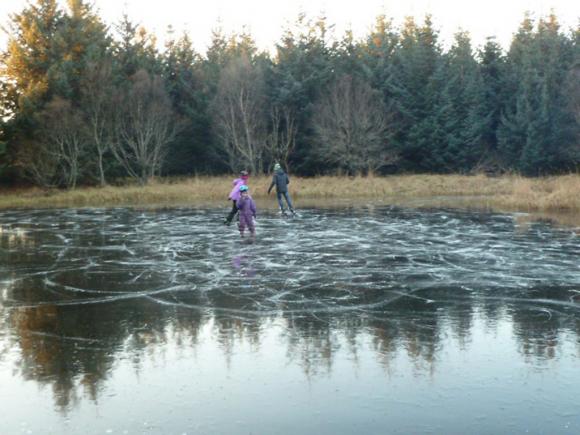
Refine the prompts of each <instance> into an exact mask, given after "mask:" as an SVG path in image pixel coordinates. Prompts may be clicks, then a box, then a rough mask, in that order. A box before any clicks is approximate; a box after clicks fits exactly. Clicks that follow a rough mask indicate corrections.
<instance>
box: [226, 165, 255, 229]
mask: <svg viewBox="0 0 580 435" xmlns="http://www.w3.org/2000/svg"><path fill="white" fill-rule="evenodd" d="M249 177H250V175H249V174H248V171H240V176H239V177H238V178H236V179H235V180H234V181H233V182H232V184H233V185H234V187H233V189H232V191H231V192H230V194H229V195H228V199H229V200H230V201H232V210H231V211H230V213H229V214H228V215H227V217H226V218H225V219H224V225H231V223H232V221H233V220H234V216H235V215H236V213H237V212H238V205H237V202H238V200H239V199H240V187H242V186H247V183H248V178H249Z"/></svg>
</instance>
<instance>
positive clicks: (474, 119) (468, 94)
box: [433, 32, 487, 172]
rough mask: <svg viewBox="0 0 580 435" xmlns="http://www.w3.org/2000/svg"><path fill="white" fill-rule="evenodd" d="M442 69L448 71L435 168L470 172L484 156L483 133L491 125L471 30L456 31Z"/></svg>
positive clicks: (439, 112)
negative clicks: (486, 112) (488, 121)
mask: <svg viewBox="0 0 580 435" xmlns="http://www.w3.org/2000/svg"><path fill="white" fill-rule="evenodd" d="M440 71H445V72H444V74H443V76H442V77H441V78H442V79H443V80H441V81H442V82H443V83H444V85H443V88H442V90H441V94H440V95H439V98H438V100H437V101H438V102H437V105H436V107H435V111H436V118H437V121H438V122H437V130H436V131H437V133H438V134H439V137H438V139H439V140H438V141H436V142H435V143H434V144H433V147H434V149H433V158H434V161H435V162H436V169H435V170H438V171H444V172H455V171H459V172H467V171H470V170H471V169H473V167H474V166H475V164H476V163H477V162H478V161H479V160H480V159H481V158H482V151H483V149H482V136H483V131H484V129H485V127H486V126H487V125H486V124H487V117H486V114H485V113H483V112H482V109H483V106H482V100H483V92H484V89H483V82H482V78H481V74H480V71H479V65H478V64H477V61H476V60H475V59H474V57H473V53H472V50H471V42H470V38H469V35H468V34H467V33H465V32H460V33H457V34H456V35H455V43H454V45H453V46H452V47H451V49H450V50H449V52H448V53H447V54H446V55H445V63H444V64H443V63H442V65H441V70H440Z"/></svg>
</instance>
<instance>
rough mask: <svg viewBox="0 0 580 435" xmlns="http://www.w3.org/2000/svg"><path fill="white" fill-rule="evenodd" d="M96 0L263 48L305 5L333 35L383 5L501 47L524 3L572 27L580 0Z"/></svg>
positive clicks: (160, 26)
mask: <svg viewBox="0 0 580 435" xmlns="http://www.w3.org/2000/svg"><path fill="white" fill-rule="evenodd" d="M26 3H27V1H26V0H0V24H2V25H3V26H5V25H6V23H7V22H8V17H9V14H10V13H14V12H18V11H20V10H22V8H23V7H24V6H25V5H26ZM61 3H62V4H66V1H65V0H61ZM93 4H94V6H95V7H96V9H97V10H98V11H99V15H100V16H101V17H102V18H103V20H104V21H105V22H106V23H107V24H113V23H116V22H118V21H119V20H120V18H121V16H122V14H123V12H126V13H127V14H128V16H129V18H130V19H131V20H132V21H133V22H137V23H140V24H141V25H143V26H144V27H145V28H146V29H147V30H149V31H151V32H153V33H154V34H155V35H156V36H157V37H158V39H159V43H160V44H163V42H164V40H165V38H166V36H167V31H166V30H167V27H168V26H169V25H171V26H172V27H173V28H174V29H175V31H176V32H177V33H181V32H182V31H187V32H188V33H189V35H190V36H191V38H192V40H193V42H194V46H195V48H196V50H198V51H199V52H201V53H203V52H205V50H206V48H207V45H208V44H209V42H210V38H211V31H212V29H214V28H215V27H216V26H217V25H218V23H221V27H222V29H223V30H224V31H225V32H226V33H231V32H235V31H240V30H241V29H242V28H244V26H245V27H246V28H247V29H249V30H250V32H251V33H252V35H253V36H254V38H255V39H256V42H257V44H258V46H259V47H260V48H262V49H267V50H271V49H272V48H273V46H274V44H275V43H276V41H278V40H279V38H280V36H281V35H282V32H283V29H284V28H285V27H286V26H287V24H288V23H292V22H294V21H295V19H296V17H297V16H298V14H299V13H300V12H304V13H306V14H307V16H309V17H316V16H320V15H321V14H323V15H325V16H326V17H327V19H328V23H329V24H334V25H335V28H334V34H335V36H336V37H340V36H341V35H342V34H343V33H344V31H345V30H346V29H349V28H350V29H352V31H353V33H354V35H355V36H363V35H365V34H368V32H369V29H370V28H371V27H372V24H373V23H374V20H375V18H376V17H377V16H378V15H379V14H381V13H384V14H385V15H386V16H387V17H391V18H393V20H394V24H395V25H396V26H398V25H401V24H402V23H403V20H404V17H405V16H414V17H416V18H418V19H419V20H422V19H423V18H424V17H425V14H426V13H431V14H432V16H433V22H434V24H435V27H436V28H437V29H438V30H439V31H440V35H441V40H442V42H443V43H444V45H445V46H448V45H449V44H450V42H451V41H452V39H453V34H454V33H455V32H457V31H458V30H459V29H462V30H466V31H468V32H470V34H471V36H472V41H473V43H474V45H475V46H478V45H482V44H484V43H485V39H486V37H488V36H495V37H496V38H497V41H498V42H499V43H500V44H501V45H502V46H503V47H504V48H507V47H508V46H509V42H510V40H511V37H512V35H513V33H515V32H516V31H517V28H518V26H519V24H520V23H521V21H522V18H523V16H524V11H526V10H528V11H530V12H531V13H532V16H534V17H536V18H538V17H541V16H546V15H547V14H548V13H549V12H550V10H551V9H553V10H554V11H555V12H556V15H557V16H558V18H559V20H560V23H561V24H562V26H563V28H565V29H568V28H569V27H575V26H576V25H577V24H578V20H579V18H580V0H577V1H574V0H478V1H473V0H307V1H303V0H278V1H275V0H212V1H201V0H198V1H195V0H193V1H192V0H93ZM6 41H7V37H6V35H5V34H2V35H0V49H4V48H5V46H6Z"/></svg>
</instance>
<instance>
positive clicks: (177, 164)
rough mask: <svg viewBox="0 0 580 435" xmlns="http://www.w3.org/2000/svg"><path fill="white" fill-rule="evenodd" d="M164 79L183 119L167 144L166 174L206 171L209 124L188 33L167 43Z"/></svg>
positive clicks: (199, 64) (197, 62)
mask: <svg viewBox="0 0 580 435" xmlns="http://www.w3.org/2000/svg"><path fill="white" fill-rule="evenodd" d="M163 76H164V79H165V85H166V87H167V90H168V93H169V97H170V99H171V101H172V103H173V107H174V109H175V111H176V113H177V114H178V115H179V116H180V118H181V119H182V120H183V129H182V131H181V132H180V134H179V136H178V137H177V138H176V140H175V141H174V142H173V143H172V144H171V145H170V149H169V152H168V156H167V162H166V165H165V171H166V172H167V173H170V174H191V173H194V172H196V171H200V170H201V171H203V170H205V171H207V170H208V169H209V168H207V167H205V166H206V165H207V164H210V163H211V161H210V160H211V150H210V148H209V146H210V145H211V137H210V128H211V123H210V118H209V114H208V110H209V109H208V101H207V94H206V93H205V92H204V88H203V71H202V59H201V57H200V56H199V54H197V53H196V52H195V50H194V49H193V46H192V43H191V39H190V38H189V35H188V34H187V33H184V34H183V35H182V36H181V37H180V38H179V39H177V40H174V39H171V40H169V42H168V43H167V45H166V47H165V53H164V61H163Z"/></svg>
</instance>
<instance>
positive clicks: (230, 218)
mask: <svg viewBox="0 0 580 435" xmlns="http://www.w3.org/2000/svg"><path fill="white" fill-rule="evenodd" d="M237 212H238V204H236V201H235V200H234V199H232V210H231V211H230V214H228V217H227V218H226V222H227V223H231V222H232V221H233V220H234V216H235V215H236V213H237Z"/></svg>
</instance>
